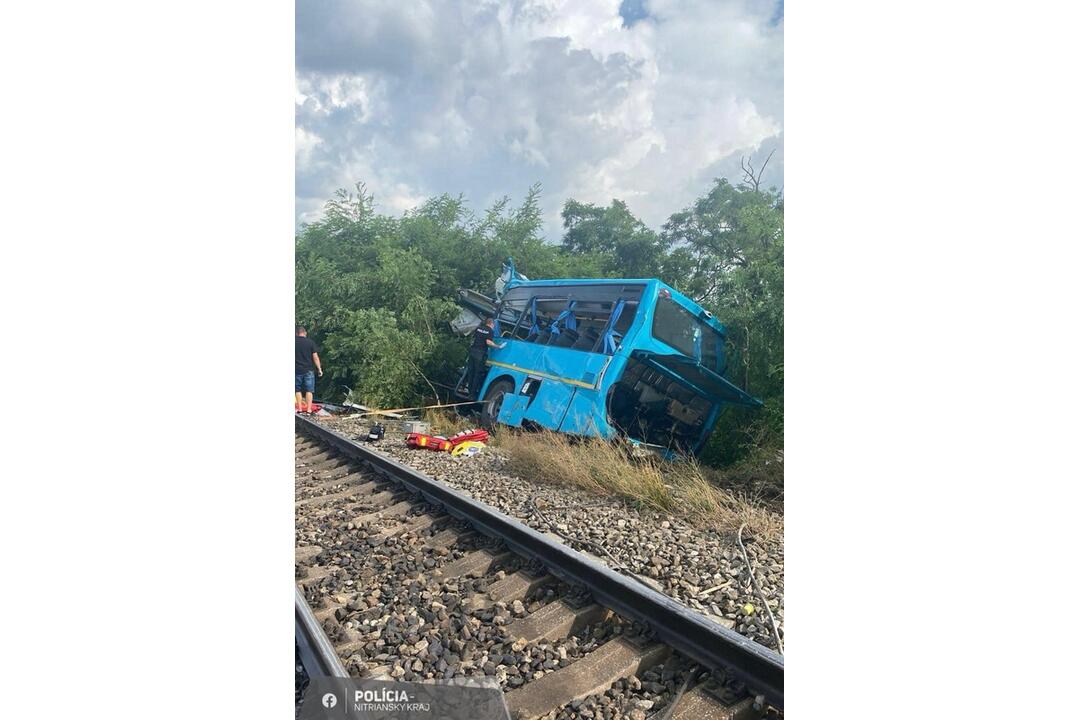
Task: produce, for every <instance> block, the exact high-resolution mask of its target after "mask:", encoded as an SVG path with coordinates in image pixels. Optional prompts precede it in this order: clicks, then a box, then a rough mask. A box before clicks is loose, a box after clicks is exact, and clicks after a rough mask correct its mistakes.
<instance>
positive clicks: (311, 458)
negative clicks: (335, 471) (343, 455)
mask: <svg viewBox="0 0 1080 720" xmlns="http://www.w3.org/2000/svg"><path fill="white" fill-rule="evenodd" d="M336 455H337V453H335V452H334V451H333V450H331V449H330V448H328V447H325V446H319V447H313V448H310V449H307V450H303V451H299V452H297V453H296V464H297V465H299V464H301V463H303V464H304V465H310V464H311V463H313V462H320V461H322V460H326V459H329V458H332V457H335V456H336Z"/></svg>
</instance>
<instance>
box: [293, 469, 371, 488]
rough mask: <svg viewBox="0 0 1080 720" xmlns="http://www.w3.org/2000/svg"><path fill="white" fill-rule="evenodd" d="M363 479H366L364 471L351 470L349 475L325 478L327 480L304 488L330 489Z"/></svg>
mask: <svg viewBox="0 0 1080 720" xmlns="http://www.w3.org/2000/svg"><path fill="white" fill-rule="evenodd" d="M363 479H364V475H363V473H358V472H351V473H349V474H348V475H342V476H341V477H336V478H334V479H332V480H325V481H323V482H321V483H318V484H317V485H308V486H307V487H305V488H304V489H305V490H329V489H330V488H332V487H336V486H339V485H348V484H349V483H353V482H356V481H357V480H363Z"/></svg>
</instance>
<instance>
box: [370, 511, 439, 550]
mask: <svg viewBox="0 0 1080 720" xmlns="http://www.w3.org/2000/svg"><path fill="white" fill-rule="evenodd" d="M438 519H439V518H438V516H436V515H428V514H424V515H418V516H417V517H416V519H415V520H410V521H409V522H407V523H405V524H404V525H399V526H398V527H396V528H390V529H389V530H384V531H383V532H381V533H379V534H378V535H376V536H374V537H369V538H368V544H370V543H371V542H372V541H373V540H374V541H375V542H376V544H378V543H383V542H386V540H387V539H389V538H392V537H393V536H395V535H402V534H404V533H412V532H419V531H420V530H427V529H428V528H429V527H431V526H432V525H434V524H435V521H436V520H438Z"/></svg>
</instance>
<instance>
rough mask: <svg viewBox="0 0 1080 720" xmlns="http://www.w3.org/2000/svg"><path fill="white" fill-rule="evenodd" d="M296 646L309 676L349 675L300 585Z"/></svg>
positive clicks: (297, 591) (297, 605)
mask: <svg viewBox="0 0 1080 720" xmlns="http://www.w3.org/2000/svg"><path fill="white" fill-rule="evenodd" d="M296 647H297V648H299V650H300V662H301V663H303V665H304V670H306V671H307V674H308V677H309V678H310V677H319V676H322V677H340V678H347V677H349V673H347V672H346V671H345V667H344V666H343V665H342V664H341V660H340V659H339V658H338V656H337V653H336V652H335V651H334V645H333V643H331V642H330V638H328V637H326V633H325V632H323V629H322V627H320V626H319V621H318V620H316V619H315V614H314V613H312V612H311V607H310V606H309V605H308V604H307V600H305V599H304V593H303V592H301V591H300V588H299V587H298V588H296Z"/></svg>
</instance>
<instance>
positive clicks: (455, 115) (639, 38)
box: [296, 0, 784, 240]
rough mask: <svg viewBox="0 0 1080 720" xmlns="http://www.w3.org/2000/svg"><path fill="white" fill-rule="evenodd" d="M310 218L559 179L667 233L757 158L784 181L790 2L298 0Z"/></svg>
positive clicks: (564, 187) (550, 206)
mask: <svg viewBox="0 0 1080 720" xmlns="http://www.w3.org/2000/svg"><path fill="white" fill-rule="evenodd" d="M296 7H297V9H296V73H297V78H296V221H297V224H300V223H303V222H305V221H310V220H313V219H316V218H317V217H318V216H319V214H320V212H321V209H322V206H323V204H324V203H325V201H326V200H327V199H328V198H329V197H330V196H331V195H332V193H333V192H334V190H335V189H336V188H340V187H349V188H351V187H352V186H353V185H354V184H355V183H356V182H357V181H360V182H364V183H366V184H367V187H368V189H369V190H371V191H372V192H374V194H375V200H376V204H377V206H378V208H379V209H380V210H381V211H383V212H388V213H393V214H400V213H402V212H404V211H406V210H409V209H410V208H413V207H415V206H416V205H418V204H419V203H421V202H422V201H423V200H424V199H425V198H427V197H430V196H432V195H437V194H440V193H443V192H449V193H452V194H458V193H463V194H464V195H465V197H466V199H467V200H468V202H469V204H470V206H471V207H472V208H473V209H474V210H476V211H478V212H479V211H481V210H483V209H484V208H485V207H487V206H489V205H490V204H491V203H492V202H494V201H495V200H497V199H498V198H500V197H502V196H504V195H509V196H510V197H511V199H512V200H513V201H514V202H515V203H517V202H519V201H520V200H521V198H522V197H523V195H524V194H525V192H526V190H527V189H528V188H529V186H530V185H532V184H533V183H534V182H540V183H541V184H542V186H543V196H542V206H543V210H544V218H545V227H546V231H547V233H548V237H549V238H550V239H552V240H557V239H558V238H559V237H560V236H561V222H560V219H559V211H560V209H561V207H562V204H563V203H564V202H565V201H566V200H567V198H575V199H577V200H581V201H585V202H594V203H600V204H607V203H609V202H610V201H611V200H612V198H619V199H622V200H625V201H626V202H627V203H629V205H630V208H631V210H632V211H633V212H634V213H635V214H637V215H638V216H639V217H640V218H642V219H643V220H644V221H645V222H646V223H647V224H649V225H650V226H651V227H654V228H657V229H658V228H659V227H660V225H661V224H662V223H663V222H664V220H666V219H667V217H668V215H670V214H671V213H672V212H675V211H677V210H680V209H682V208H683V207H685V206H686V205H687V204H688V203H690V202H691V201H692V200H693V199H694V198H695V197H697V196H699V195H701V194H702V193H703V192H704V191H705V190H706V189H707V188H708V186H709V185H710V184H711V180H712V178H714V177H718V176H726V177H730V178H733V179H737V178H739V177H741V172H740V171H739V161H740V158H741V157H742V156H745V155H750V156H752V157H754V158H758V159H760V158H763V157H764V156H765V155H767V154H768V153H769V152H770V151H771V150H773V149H776V154H775V155H774V156H773V159H772V161H771V162H770V163H769V168H768V172H767V174H766V176H765V182H766V183H767V184H771V185H777V186H782V185H783V172H784V158H783V125H784V100H783V77H784V75H783V71H784V61H783V33H784V20H783V13H784V9H783V0H763V1H759V2H752V1H739V0H736V1H732V2H727V1H721V0H712V1H710V0H506V1H502V2H495V1H492V0H489V1H487V2H484V1H483V0H429V1H423V0H396V1H393V0H385V1H380V0H297V6H296Z"/></svg>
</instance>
